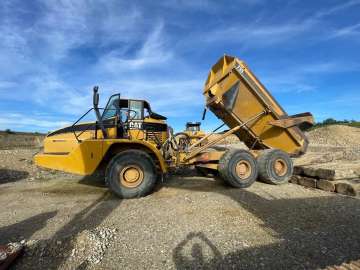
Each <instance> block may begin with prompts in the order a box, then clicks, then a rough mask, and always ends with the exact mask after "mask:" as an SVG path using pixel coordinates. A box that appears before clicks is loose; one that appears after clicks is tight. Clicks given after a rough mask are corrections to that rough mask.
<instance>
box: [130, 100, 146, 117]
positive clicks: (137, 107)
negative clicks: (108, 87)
mask: <svg viewBox="0 0 360 270" xmlns="http://www.w3.org/2000/svg"><path fill="white" fill-rule="evenodd" d="M129 109H130V112H129V114H130V119H132V120H142V119H143V118H144V116H143V112H144V109H143V101H138V100H130V106H129Z"/></svg>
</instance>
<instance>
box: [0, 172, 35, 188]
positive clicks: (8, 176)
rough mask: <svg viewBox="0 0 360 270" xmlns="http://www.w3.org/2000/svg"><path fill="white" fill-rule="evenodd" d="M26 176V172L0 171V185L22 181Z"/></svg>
mask: <svg viewBox="0 0 360 270" xmlns="http://www.w3.org/2000/svg"><path fill="white" fill-rule="evenodd" d="M28 176H29V173H28V172H26V171H17V170H9V169H0V184H4V183H9V182H15V181H18V180H22V179H25V178H26V177H28Z"/></svg>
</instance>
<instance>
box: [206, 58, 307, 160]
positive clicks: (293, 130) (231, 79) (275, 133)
mask: <svg viewBox="0 0 360 270" xmlns="http://www.w3.org/2000/svg"><path fill="white" fill-rule="evenodd" d="M236 67H241V69H240V70H239V72H242V74H244V75H246V76H247V77H248V78H249V80H250V81H251V82H252V83H253V84H254V85H256V86H257V87H258V89H259V95H258V94H256V93H254V90H253V89H252V87H250V86H249V85H248V83H247V81H246V80H245V79H243V78H242V76H241V75H240V74H239V73H238V71H235V70H234V69H235V68H236ZM238 82H239V83H240V84H239V85H240V86H239V91H238V95H237V97H236V100H235V103H234V107H233V108H232V110H231V111H228V112H227V111H226V110H225V108H224V105H223V103H222V102H223V94H225V93H226V92H227V91H228V90H229V89H230V88H231V87H232V86H234V85H235V84H236V83H238ZM204 95H205V96H206V98H207V105H208V106H209V107H210V109H212V110H213V111H214V112H215V114H216V115H217V116H218V117H220V118H221V119H222V120H223V121H224V122H225V123H226V124H227V125H228V126H229V127H230V128H233V127H235V126H237V125H239V124H241V123H240V122H239V121H238V120H241V121H242V122H245V121H247V120H248V119H250V118H251V117H253V116H254V115H256V114H258V113H260V112H262V111H264V110H266V107H265V105H264V103H263V101H262V99H261V97H262V98H263V100H265V102H266V104H267V105H269V107H270V108H271V112H269V113H268V114H266V115H265V116H262V117H261V118H260V119H259V120H258V121H254V122H253V123H250V125H251V130H252V131H253V132H254V136H253V135H251V133H249V132H248V131H246V130H245V129H242V130H240V131H239V132H237V134H238V135H239V137H240V138H241V139H242V140H243V141H244V142H245V143H246V144H247V145H248V146H249V147H251V146H252V142H253V141H254V137H259V138H260V140H261V142H262V144H263V145H265V146H266V147H268V148H279V149H282V150H283V151H285V152H287V153H289V154H294V155H296V154H298V153H301V152H304V151H305V150H306V145H307V142H306V141H305V136H304V134H303V133H302V132H301V131H300V130H299V129H298V127H296V126H293V127H288V128H281V127H276V126H273V125H271V124H269V122H271V121H273V120H278V119H279V118H280V117H286V116H287V114H286V112H285V111H284V110H283V109H282V108H281V107H280V105H279V104H278V103H277V102H276V101H275V99H274V98H273V97H272V96H271V94H270V93H269V92H268V91H267V90H266V88H265V87H264V86H263V85H262V84H261V82H260V81H259V80H258V79H257V78H256V76H255V75H254V74H253V73H252V72H251V71H250V69H249V68H248V66H247V65H246V64H245V63H244V62H243V61H241V60H239V59H238V58H235V57H232V56H227V55H225V56H223V57H221V58H220V59H219V61H218V62H217V63H216V64H215V65H214V66H213V67H212V68H211V71H210V72H209V75H208V78H207V81H206V83H205V87H204ZM249 134H250V135H249Z"/></svg>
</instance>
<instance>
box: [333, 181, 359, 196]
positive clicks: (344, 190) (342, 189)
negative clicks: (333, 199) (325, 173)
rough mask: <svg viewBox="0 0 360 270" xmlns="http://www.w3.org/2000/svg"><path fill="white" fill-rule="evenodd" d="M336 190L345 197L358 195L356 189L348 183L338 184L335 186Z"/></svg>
mask: <svg viewBox="0 0 360 270" xmlns="http://www.w3.org/2000/svg"><path fill="white" fill-rule="evenodd" d="M335 190H336V192H337V193H340V194H343V195H350V196H356V195H357V192H356V190H355V189H354V187H353V186H352V185H350V184H348V183H337V184H336V185H335Z"/></svg>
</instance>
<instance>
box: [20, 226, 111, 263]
mask: <svg viewBox="0 0 360 270" xmlns="http://www.w3.org/2000/svg"><path fill="white" fill-rule="evenodd" d="M116 234H117V229H111V228H107V227H103V228H96V229H93V230H84V231H82V232H80V233H78V234H77V235H76V236H75V237H72V236H69V237H66V238H57V239H51V240H29V241H27V242H25V241H23V242H24V244H25V256H26V257H27V258H31V257H32V258H39V259H40V260H48V258H52V260H54V261H57V260H59V261H62V262H63V263H62V266H60V267H59V268H60V269H63V268H65V269H66V265H77V266H78V267H80V268H82V269H83V268H91V266H95V265H97V264H99V263H100V262H101V260H102V259H103V257H104V254H105V252H106V250H107V248H108V247H109V245H110V244H111V243H112V241H113V240H114V239H116Z"/></svg>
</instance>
